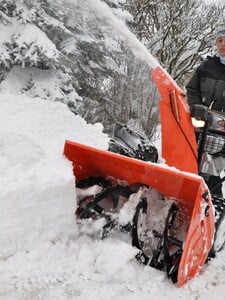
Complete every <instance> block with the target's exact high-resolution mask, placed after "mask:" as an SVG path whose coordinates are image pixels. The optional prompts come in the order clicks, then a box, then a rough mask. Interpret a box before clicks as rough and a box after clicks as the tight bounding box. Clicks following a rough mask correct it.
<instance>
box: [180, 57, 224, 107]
mask: <svg viewBox="0 0 225 300" xmlns="http://www.w3.org/2000/svg"><path fill="white" fill-rule="evenodd" d="M186 89H187V100H188V103H189V105H190V106H191V105H193V104H203V105H205V106H208V107H210V108H211V109H213V110H218V111H225V65H224V64H222V63H221V62H220V59H219V57H217V56H214V57H207V59H206V61H204V62H203V63H202V64H201V65H200V66H199V67H198V68H197V70H196V71H195V73H194V75H193V76H192V78H191V79H190V81H189V83H188V84H187V86H186Z"/></svg>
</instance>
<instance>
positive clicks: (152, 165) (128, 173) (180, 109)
mask: <svg viewBox="0 0 225 300" xmlns="http://www.w3.org/2000/svg"><path fill="white" fill-rule="evenodd" d="M151 76H152V78H153V80H154V82H155V83H156V85H157V87H158V89H159V92H160V94H161V97H162V99H161V100H160V116H161V134H162V157H163V158H164V159H165V161H166V163H165V164H160V163H156V162H150V161H143V160H140V159H136V158H132V157H128V156H125V155H121V154H118V153H113V152H111V151H107V150H99V149H96V148H94V147H90V146H87V145H82V144H79V143H76V142H73V141H68V140H67V141H66V142H65V146H64V154H65V156H66V157H67V158H68V159H69V160H70V161H72V162H73V166H74V175H75V179H76V185H77V187H78V188H84V187H85V188H86V193H87V197H85V198H82V200H81V206H82V205H83V208H82V209H81V210H80V211H78V212H77V216H78V218H79V217H84V218H89V217H93V218H96V215H97V214H98V216H99V215H100V216H104V217H105V218H106V220H107V222H106V225H105V228H104V229H105V230H106V229H109V228H113V227H114V226H117V227H120V228H122V227H123V229H127V228H128V227H129V228H128V229H127V231H129V232H131V234H132V244H133V245H134V246H136V247H137V248H138V249H139V250H140V252H139V255H137V258H139V259H140V261H142V262H144V263H146V264H149V265H150V266H152V267H156V268H158V269H160V270H166V271H167V274H168V277H171V278H172V280H173V281H174V282H177V284H178V286H182V285H184V284H185V283H186V282H187V281H188V280H189V279H191V278H193V277H195V276H196V275H197V274H198V273H199V272H200V271H201V270H202V269H203V266H204V264H205V262H206V260H207V258H208V256H209V253H210V250H211V249H212V246H213V241H214V232H215V212H214V206H213V204H212V199H211V193H210V192H209V189H208V186H207V185H206V183H205V181H204V180H203V178H202V177H201V176H199V175H198V172H199V171H198V169H199V167H198V150H197V149H198V148H197V143H196V137H195V131H194V128H193V125H192V123H191V117H190V112H189V107H188V105H187V102H186V99H185V94H184V92H183V91H182V90H181V89H180V88H179V87H178V86H177V84H176V83H175V82H174V81H173V79H172V78H171V77H170V76H169V74H168V73H167V72H166V71H165V70H163V69H162V68H161V67H160V66H159V67H157V68H155V69H154V70H153V71H152V73H151ZM88 178H89V179H91V180H93V178H95V179H96V178H101V180H103V181H104V182H103V181H102V182H101V183H100V184H98V187H99V186H100V187H101V189H100V190H98V191H97V192H94V194H95V195H94V196H93V197H90V194H88V192H87V190H88V188H87V187H90V185H89V186H88V185H85V180H87V179H88ZM93 182H94V183H96V182H97V181H93ZM118 183H119V184H118ZM137 183H138V188H135V189H134V186H135V185H137ZM106 185H108V186H109V188H108V189H105V186H106ZM93 186H94V185H92V187H93ZM118 186H120V188H118ZM107 191H109V193H108V192H107ZM115 191H116V192H117V195H118V193H119V196H120V197H116V192H115ZM118 191H119V192H118ZM149 191H150V193H149ZM152 191H156V193H155V194H154V195H153V193H152ZM156 194H157V197H158V198H157V197H155V195H156ZM132 195H135V200H134V199H133V198H131V197H132ZM121 196H122V198H123V199H124V198H126V200H125V201H124V203H125V204H129V203H134V205H135V210H134V211H135V214H134V215H133V216H132V219H131V220H130V222H128V223H129V226H122V225H121V223H120V216H119V217H118V215H119V211H118V210H116V208H118V201H120V199H121ZM110 197H111V198H112V199H111V200H112V204H111V208H110V209H109V212H108V213H107V214H106V213H105V207H104V205H101V201H103V199H106V198H107V201H108V199H109V198H110ZM153 198H154V199H153ZM156 198H157V199H156ZM162 199H163V202H162ZM124 203H123V204H122V209H123V207H124V206H125V204H124ZM157 205H159V208H157ZM166 206H167V208H166V209H164V208H165V207H166ZM115 210H116V213H117V214H116V215H117V218H115V217H112V215H113V213H112V212H114V211H115ZM164 211H166V214H165V216H164V217H162V215H163V214H164ZM96 212H97V213H96ZM158 218H159V219H160V218H161V219H160V220H158ZM162 218H163V219H162ZM153 219H154V222H153V221H152V220H153ZM162 220H163V221H162ZM161 223H163V224H162V225H160V224H161ZM115 224H116V225H115ZM118 224H119V225H118ZM123 225H124V224H123ZM157 226H158V227H157ZM160 226H161V227H160ZM125 227H126V228H125ZM140 227H141V228H142V229H141V230H140ZM151 227H154V228H153V229H152V228H151ZM143 228H145V229H143ZM104 236H105V235H104ZM152 237H154V239H153V240H152ZM146 241H148V242H149V241H150V242H151V243H150V242H149V244H154V245H153V246H152V249H151V250H149V251H148V250H146V249H147V248H149V245H147V242H146Z"/></svg>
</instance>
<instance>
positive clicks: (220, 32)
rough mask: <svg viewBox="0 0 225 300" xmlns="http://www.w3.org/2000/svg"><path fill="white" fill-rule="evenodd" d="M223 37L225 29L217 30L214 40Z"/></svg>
mask: <svg viewBox="0 0 225 300" xmlns="http://www.w3.org/2000/svg"><path fill="white" fill-rule="evenodd" d="M221 37H225V27H221V28H219V30H218V31H217V33H216V39H218V38H221Z"/></svg>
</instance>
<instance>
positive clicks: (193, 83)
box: [186, 27, 225, 196]
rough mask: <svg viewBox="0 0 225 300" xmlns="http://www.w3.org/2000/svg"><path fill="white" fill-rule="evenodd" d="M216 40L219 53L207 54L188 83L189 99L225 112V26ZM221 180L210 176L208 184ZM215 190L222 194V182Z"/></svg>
mask: <svg viewBox="0 0 225 300" xmlns="http://www.w3.org/2000/svg"><path fill="white" fill-rule="evenodd" d="M215 41H216V48H217V53H216V54H215V55H214V56H207V58H206V59H205V61H203V62H202V63H201V64H200V66H198V67H197V69H196V71H195V72H194V74H193V76H192V77H191V79H190V80H189V82H188V83H187V85H186V93H187V101H188V104H189V106H190V107H191V106H192V105H193V104H201V105H204V106H207V107H209V108H210V109H212V110H216V111H221V112H225V27H222V28H220V29H219V30H218V31H217V33H216V37H215ZM219 180H220V177H219V176H210V177H209V178H208V181H207V184H208V185H209V187H213V186H214V185H215V184H216V183H217V182H218V181H219ZM214 192H215V193H216V194H217V195H218V196H222V184H219V185H218V186H217V188H216V189H215V191H214Z"/></svg>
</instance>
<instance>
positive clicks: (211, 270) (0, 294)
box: [0, 93, 225, 300]
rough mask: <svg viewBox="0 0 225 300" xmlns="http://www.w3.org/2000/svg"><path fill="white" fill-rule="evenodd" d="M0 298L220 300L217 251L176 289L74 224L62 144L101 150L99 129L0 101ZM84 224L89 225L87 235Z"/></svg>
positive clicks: (52, 105) (40, 105) (125, 248)
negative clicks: (186, 281)
mask: <svg viewBox="0 0 225 300" xmlns="http://www.w3.org/2000/svg"><path fill="white" fill-rule="evenodd" d="M0 119H1V128H0V136H1V140H0V170H1V171H0V174H1V175H0V176H1V189H0V199H1V200H0V220H1V221H0V222H1V223H0V299H1V300H6V299H7V300H9V299H17V300H18V299H60V300H61V299H63V300H64V299H85V300H86V299H129V300H130V299H173V300H174V299H188V300H189V299H225V296H224V295H223V291H224V288H225V279H224V269H225V250H224V251H222V252H220V253H219V254H218V255H217V257H216V258H215V259H213V260H212V261H210V262H209V263H208V264H207V265H205V268H204V270H203V272H202V273H201V274H200V275H199V276H198V277H196V278H195V279H192V280H191V281H190V282H188V283H187V284H186V285H185V286H184V287H182V288H178V287H177V286H176V285H174V284H172V282H170V280H168V279H167V277H166V274H164V273H163V272H161V271H158V270H155V269H152V268H150V267H145V266H142V265H140V264H139V263H138V262H137V261H136V259H135V254H136V253H137V250H136V249H135V248H133V247H132V246H131V244H130V243H128V242H126V241H124V240H121V239H119V238H117V237H116V236H114V237H109V238H107V239H105V240H104V241H101V240H100V239H99V238H96V237H95V238H94V237H92V236H91V235H90V233H89V232H88V230H87V231H85V230H81V229H80V227H79V226H78V225H77V222H76V218H75V215H74V211H75V208H76V191H75V184H74V177H73V172H72V165H71V163H70V162H69V161H68V160H67V159H66V158H65V157H64V155H63V147H64V142H65V140H66V139H70V140H74V141H77V142H80V143H84V144H88V145H92V146H95V147H98V148H101V149H106V148H107V143H108V136H106V135H105V134H103V133H102V126H101V124H95V125H90V124H87V123H86V122H85V121H84V120H83V119H82V118H80V117H79V116H75V115H74V114H73V113H71V112H70V111H69V110H68V108H67V107H66V106H65V105H63V104H62V103H56V102H49V101H43V100H41V99H32V98H28V97H26V96H23V95H15V94H12V93H2V94H1V98H0ZM91 226H92V224H91V223H90V228H89V229H91Z"/></svg>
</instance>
